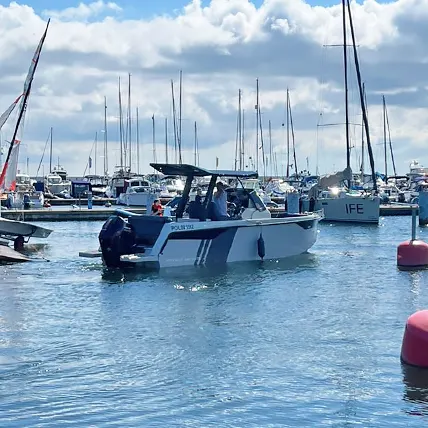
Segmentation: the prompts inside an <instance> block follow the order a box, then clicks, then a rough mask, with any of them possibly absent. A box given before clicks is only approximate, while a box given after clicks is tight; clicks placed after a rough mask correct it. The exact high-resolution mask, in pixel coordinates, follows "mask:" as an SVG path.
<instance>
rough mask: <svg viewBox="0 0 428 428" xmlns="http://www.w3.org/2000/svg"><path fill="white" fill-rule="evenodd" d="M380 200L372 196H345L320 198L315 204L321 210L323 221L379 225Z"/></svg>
mask: <svg viewBox="0 0 428 428" xmlns="http://www.w3.org/2000/svg"><path fill="white" fill-rule="evenodd" d="M379 208H380V198H379V197H377V196H376V197H374V196H367V197H359V196H345V197H337V198H322V199H319V200H318V201H317V202H316V204H315V209H316V210H323V212H324V220H325V221H337V222H349V223H372V224H377V223H379Z"/></svg>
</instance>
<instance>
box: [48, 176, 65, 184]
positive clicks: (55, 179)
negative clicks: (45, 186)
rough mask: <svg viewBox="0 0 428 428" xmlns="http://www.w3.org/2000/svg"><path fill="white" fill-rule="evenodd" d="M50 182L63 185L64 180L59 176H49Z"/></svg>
mask: <svg viewBox="0 0 428 428" xmlns="http://www.w3.org/2000/svg"><path fill="white" fill-rule="evenodd" d="M48 182H49V183H50V184H61V183H62V178H61V177H60V176H59V175H49V176H48Z"/></svg>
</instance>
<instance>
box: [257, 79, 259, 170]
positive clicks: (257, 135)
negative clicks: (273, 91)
mask: <svg viewBox="0 0 428 428" xmlns="http://www.w3.org/2000/svg"><path fill="white" fill-rule="evenodd" d="M258 170H259V79H256V171H258Z"/></svg>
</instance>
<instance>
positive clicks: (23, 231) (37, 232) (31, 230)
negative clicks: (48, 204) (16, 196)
mask: <svg viewBox="0 0 428 428" xmlns="http://www.w3.org/2000/svg"><path fill="white" fill-rule="evenodd" d="M51 233H52V230H50V229H46V228H44V227H40V226H36V225H34V224H31V223H26V222H24V221H15V220H8V219H5V218H1V217H0V236H3V237H16V236H24V237H28V238H47V237H48V236H49V235H50V234H51Z"/></svg>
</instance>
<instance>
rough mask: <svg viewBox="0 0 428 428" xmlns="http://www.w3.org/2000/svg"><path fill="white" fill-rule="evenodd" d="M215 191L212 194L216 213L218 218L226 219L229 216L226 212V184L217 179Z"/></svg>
mask: <svg viewBox="0 0 428 428" xmlns="http://www.w3.org/2000/svg"><path fill="white" fill-rule="evenodd" d="M216 188H217V191H216V192H215V194H214V198H213V202H214V204H215V206H216V211H217V212H216V214H217V216H218V220H227V219H228V218H229V216H228V214H227V192H226V185H225V184H224V183H223V182H221V181H219V182H218V183H217V184H216Z"/></svg>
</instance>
